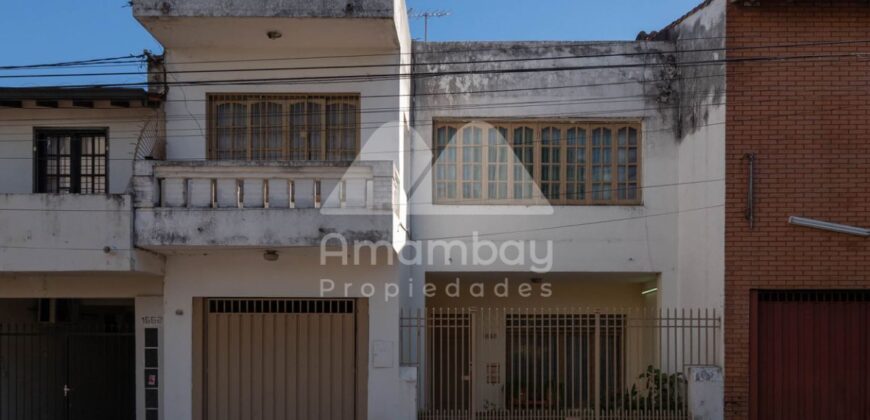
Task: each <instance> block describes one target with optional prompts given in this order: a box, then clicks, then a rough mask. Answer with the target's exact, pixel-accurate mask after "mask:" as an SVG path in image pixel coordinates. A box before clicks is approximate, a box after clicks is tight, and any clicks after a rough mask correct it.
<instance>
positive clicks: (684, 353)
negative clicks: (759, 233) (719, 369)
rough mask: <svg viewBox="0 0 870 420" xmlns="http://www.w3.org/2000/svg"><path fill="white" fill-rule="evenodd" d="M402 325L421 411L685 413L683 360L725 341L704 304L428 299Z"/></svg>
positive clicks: (440, 415) (698, 360)
mask: <svg viewBox="0 0 870 420" xmlns="http://www.w3.org/2000/svg"><path fill="white" fill-rule="evenodd" d="M400 329H401V341H400V356H401V362H402V364H403V365H405V366H416V367H418V368H419V369H420V372H421V376H422V377H421V381H420V382H419V386H418V390H419V394H418V399H417V400H418V416H417V417H418V419H420V420H436V419H437V420H460V419H463V420H468V419H487V420H495V419H517V420H519V419H529V418H534V419H552V420H555V419H578V420H579V419H590V420H592V419H595V420H599V419H613V420H615V419H647V420H653V419H655V420H665V419H673V420H676V419H680V420H683V419H687V418H689V417H690V415H689V412H688V399H687V380H686V376H685V372H686V368H687V367H688V366H691V365H718V363H719V352H718V349H719V346H720V344H721V342H720V341H719V338H718V337H719V334H720V329H721V320H720V318H719V315H717V314H716V311H715V310H705V309H679V310H674V309H652V308H638V309H609V310H602V309H598V308H567V307H565V308H553V307H541V308H494V307H482V308H475V307H459V308H428V309H426V310H425V311H423V310H410V311H404V312H403V314H402V317H401V323H400Z"/></svg>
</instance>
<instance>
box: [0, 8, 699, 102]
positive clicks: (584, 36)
mask: <svg viewBox="0 0 870 420" xmlns="http://www.w3.org/2000/svg"><path fill="white" fill-rule="evenodd" d="M406 1H407V2H408V6H409V7H411V8H414V9H416V10H421V11H422V10H435V9H438V10H449V11H450V12H451V13H452V14H451V16H449V17H444V18H438V19H432V20H430V25H429V40H430V41H460V40H473V41H484V40H490V41H498V40H578V41H580V40H629V39H634V38H635V36H636V35H637V33H638V32H639V31H641V30H647V31H649V30H654V29H659V28H661V27H663V26H665V25H667V24H668V23H669V22H671V21H673V20H674V19H676V18H677V17H679V16H681V15H683V14H684V13H686V12H687V11H689V10H690V9H691V8H692V7H694V6H695V5H696V4H697V3H699V2H700V0H607V1H599V0H406ZM412 32H413V33H412V35H413V36H414V37H415V38H420V39H422V38H423V21H422V20H421V19H415V20H413V21H412ZM0 39H2V40H3V44H4V45H3V52H4V54H3V55H2V58H0V66H6V65H20V64H32V63H47V62H56V61H70V60H80V59H90V58H100V57H114V56H123V55H128V54H139V53H141V52H142V50H144V49H149V50H152V51H155V52H159V51H161V48H160V45H159V44H158V43H157V42H156V41H155V40H154V39H153V38H151V36H150V35H149V34H148V32H147V31H145V30H144V29H143V28H142V27H141V26H139V24H138V23H137V22H136V21H135V20H134V19H133V17H132V14H131V10H130V8H129V7H128V6H127V1H126V0H38V1H34V0H5V1H3V13H0ZM91 70H93V71H112V70H118V71H132V70H134V68H129V67H127V68H117V67H116V68H102V69H101V68H96V69H90V70H89V71H91ZM40 72H43V73H44V72H45V70H40ZM16 73H20V72H16ZM0 74H12V72H10V71H0ZM127 80H130V81H134V80H138V79H137V78H136V77H133V78H111V79H109V78H106V77H86V78H76V79H72V78H58V79H0V85H3V86H29V85H38V84H43V85H45V84H63V83H67V84H68V83H106V82H108V81H110V82H119V81H127Z"/></svg>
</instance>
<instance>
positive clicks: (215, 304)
mask: <svg viewBox="0 0 870 420" xmlns="http://www.w3.org/2000/svg"><path fill="white" fill-rule="evenodd" d="M208 310H209V312H210V313H273V314H274V313H279V314H281V313H283V314H352V313H353V312H354V301H353V300H351V299H335V300H333V299H209V301H208Z"/></svg>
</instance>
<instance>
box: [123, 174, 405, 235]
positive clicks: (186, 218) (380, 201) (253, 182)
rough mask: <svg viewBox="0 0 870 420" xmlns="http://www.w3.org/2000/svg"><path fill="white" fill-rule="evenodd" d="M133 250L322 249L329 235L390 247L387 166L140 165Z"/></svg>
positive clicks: (392, 199)
mask: <svg viewBox="0 0 870 420" xmlns="http://www.w3.org/2000/svg"><path fill="white" fill-rule="evenodd" d="M134 171H135V173H134V179H133V189H134V193H135V203H134V206H135V213H136V220H135V232H136V245H137V246H139V247H141V248H145V249H150V250H154V251H158V252H159V251H161V250H172V249H190V248H197V247H198V248H220V247H251V248H282V247H305V246H320V242H321V240H322V239H323V238H324V237H325V236H326V235H328V234H331V233H337V234H340V235H342V236H343V237H344V238H346V239H347V240H348V242H353V241H372V242H377V241H387V242H392V239H393V236H394V232H395V231H396V230H397V229H399V226H398V220H399V214H400V212H399V211H398V210H397V209H398V206H395V205H394V203H396V202H397V200H398V199H397V197H398V194H399V191H400V188H399V185H398V179H399V177H398V175H397V173H396V171H395V168H394V166H393V163H392V162H389V161H366V162H361V163H356V164H348V163H338V162H238V161H147V160H144V161H137V162H136V166H135V168H134Z"/></svg>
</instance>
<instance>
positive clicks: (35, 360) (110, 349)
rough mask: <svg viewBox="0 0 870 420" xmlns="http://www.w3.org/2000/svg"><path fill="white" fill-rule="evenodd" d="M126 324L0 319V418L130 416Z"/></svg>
mask: <svg viewBox="0 0 870 420" xmlns="http://www.w3.org/2000/svg"><path fill="white" fill-rule="evenodd" d="M134 349H135V340H134V336H133V330H132V327H131V326H113V327H106V326H103V325H99V326H87V325H74V324H70V325H63V324H39V323H37V324H33V323H29V324H0V420H58V419H68V420H100V419H106V420H133V419H134V418H135V415H136V414H135V392H136V390H135V350H134Z"/></svg>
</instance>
